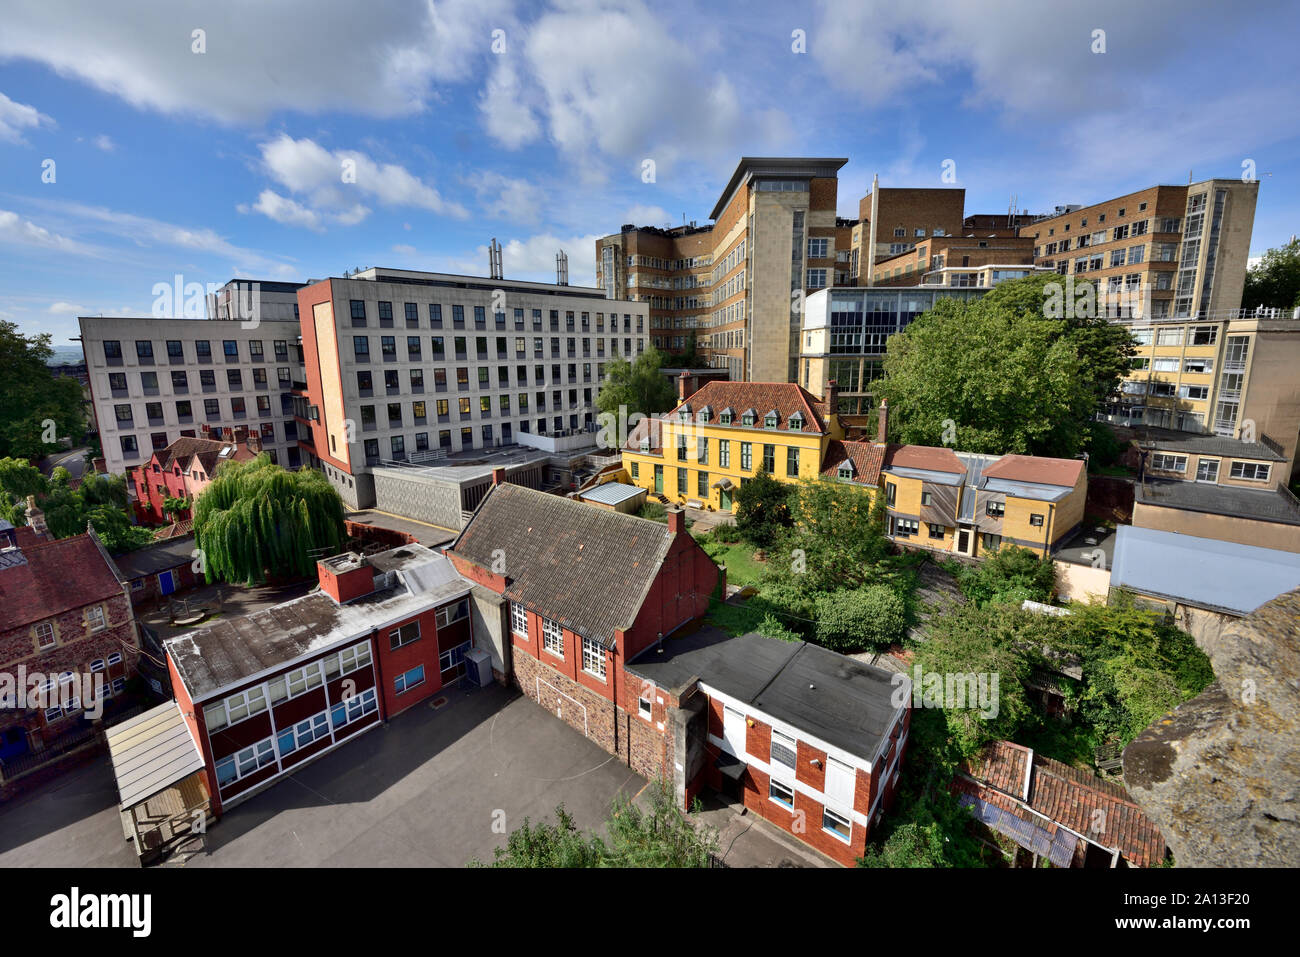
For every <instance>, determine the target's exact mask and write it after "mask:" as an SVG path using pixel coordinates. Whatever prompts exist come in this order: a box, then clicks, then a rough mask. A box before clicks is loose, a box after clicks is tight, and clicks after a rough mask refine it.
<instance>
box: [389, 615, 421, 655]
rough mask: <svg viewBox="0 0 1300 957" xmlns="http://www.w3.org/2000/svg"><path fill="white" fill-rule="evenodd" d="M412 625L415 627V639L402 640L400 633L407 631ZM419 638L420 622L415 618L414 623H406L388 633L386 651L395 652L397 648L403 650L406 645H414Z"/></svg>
mask: <svg viewBox="0 0 1300 957" xmlns="http://www.w3.org/2000/svg"><path fill="white" fill-rule="evenodd" d="M412 625H414V626H415V637H414V638H403V637H402V632H404V631H406V630H407V629H409V628H410V627H411V626H412ZM420 638H421V635H420V620H419V619H418V618H417V619H416V620H414V621H408V622H406V624H404V625H401V626H399V627H397V628H394V629H393V630H392V631H390V632H389V633H388V650H389V651H396V650H397V649H398V648H405V647H406V646H407V645H410V644H414V643H415V642H417V641H419V640H420Z"/></svg>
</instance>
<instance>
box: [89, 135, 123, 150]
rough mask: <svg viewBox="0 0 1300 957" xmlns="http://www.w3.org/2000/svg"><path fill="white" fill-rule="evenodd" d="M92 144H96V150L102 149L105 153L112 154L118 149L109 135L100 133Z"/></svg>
mask: <svg viewBox="0 0 1300 957" xmlns="http://www.w3.org/2000/svg"><path fill="white" fill-rule="evenodd" d="M91 142H92V143H93V144H95V148H96V149H101V150H103V151H104V152H105V153H111V152H113V151H114V150H115V149H117V144H116V143H114V142H113V140H112V138H111V137H110V136H109V135H108V134H107V133H100V134H99V135H98V136H96V137H95V138H94V139H93V140H91Z"/></svg>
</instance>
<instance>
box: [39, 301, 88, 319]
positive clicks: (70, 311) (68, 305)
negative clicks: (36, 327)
mask: <svg viewBox="0 0 1300 957" xmlns="http://www.w3.org/2000/svg"><path fill="white" fill-rule="evenodd" d="M48 311H49V313H50V314H51V315H55V316H84V315H85V314H86V310H85V309H84V308H82V307H81V306H78V305H77V304H76V303H74V302H52V303H50V308H49V310H48Z"/></svg>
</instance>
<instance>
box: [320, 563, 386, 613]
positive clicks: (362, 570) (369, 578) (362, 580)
mask: <svg viewBox="0 0 1300 957" xmlns="http://www.w3.org/2000/svg"><path fill="white" fill-rule="evenodd" d="M316 578H317V580H318V581H319V582H320V588H321V591H323V592H325V594H327V595H329V596H330V597H331V598H333V599H334V600H335V601H336V602H338V603H339V604H340V605H345V604H347V603H348V602H350V601H355V600H356V599H358V598H363V597H365V596H366V595H369V594H370V593H371V592H372V591H374V590H375V570H374V568H372V567H371V566H370V564H369V563H368V562H367V561H366V560H365V559H364V558H362V557H361V556H360V555H358V554H357V553H355V552H345V553H343V554H342V555H335V556H334V557H333V558H325V559H321V560H320V561H318V562H317V563H316Z"/></svg>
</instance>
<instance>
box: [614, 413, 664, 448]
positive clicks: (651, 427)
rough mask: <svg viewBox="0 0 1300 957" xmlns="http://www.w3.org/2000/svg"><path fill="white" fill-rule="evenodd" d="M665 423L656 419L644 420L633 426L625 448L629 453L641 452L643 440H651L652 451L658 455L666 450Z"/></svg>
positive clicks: (624, 445) (624, 444)
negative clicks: (664, 445) (664, 444)
mask: <svg viewBox="0 0 1300 957" xmlns="http://www.w3.org/2000/svg"><path fill="white" fill-rule="evenodd" d="M662 433H663V423H662V422H661V421H660V420H659V419H656V418H647V419H642V420H641V421H640V422H638V423H637V424H636V425H634V426H632V431H630V432H629V433H628V434H627V441H626V442H625V443H623V448H624V449H626V450H627V451H629V452H640V451H641V440H642V439H644V438H647V437H648V438H649V439H650V451H651V452H653V453H655V454H658V453H660V452H662V451H663V450H664V448H663V439H662V438H661V435H662Z"/></svg>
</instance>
